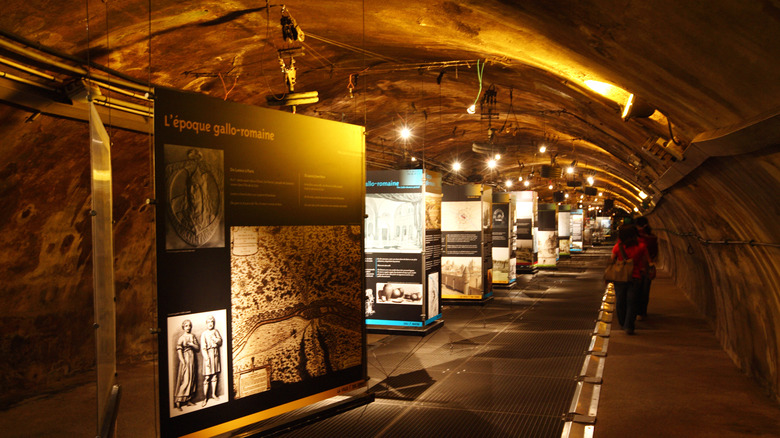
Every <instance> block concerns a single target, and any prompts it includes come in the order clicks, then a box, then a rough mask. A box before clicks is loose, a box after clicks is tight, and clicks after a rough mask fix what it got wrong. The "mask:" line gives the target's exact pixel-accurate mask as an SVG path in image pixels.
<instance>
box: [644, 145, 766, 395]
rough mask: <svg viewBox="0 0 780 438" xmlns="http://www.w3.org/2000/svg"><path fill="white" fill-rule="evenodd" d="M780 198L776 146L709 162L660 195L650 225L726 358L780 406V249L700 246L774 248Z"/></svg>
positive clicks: (667, 262) (666, 260)
mask: <svg viewBox="0 0 780 438" xmlns="http://www.w3.org/2000/svg"><path fill="white" fill-rule="evenodd" d="M778 193H780V150H779V149H778V148H777V147H776V146H775V147H768V148H765V149H764V150H763V151H759V152H757V153H753V154H745V155H740V156H733V157H724V158H710V159H708V160H707V161H706V162H705V163H704V164H703V165H702V166H701V167H700V168H699V169H697V170H695V171H694V172H693V173H691V174H690V175H689V176H687V177H686V178H685V179H684V180H683V181H681V182H680V183H679V184H678V185H677V186H675V187H673V188H672V189H671V190H670V192H669V193H668V194H667V195H666V196H664V197H663V198H662V200H661V202H660V203H659V205H658V207H657V208H656V210H655V211H654V212H653V214H652V215H651V224H652V225H653V226H654V228H655V229H656V231H657V233H656V234H657V235H658V236H659V240H660V241H661V242H660V244H661V246H662V257H663V261H662V262H661V263H662V264H663V265H665V267H666V269H668V270H669V272H671V273H672V275H673V277H674V279H675V282H676V283H677V285H678V286H679V287H680V288H681V289H682V290H684V291H685V292H686V294H687V295H688V297H689V298H690V299H691V301H692V302H693V303H694V305H695V306H696V307H697V308H698V310H699V311H700V312H701V313H702V314H703V315H704V316H705V317H706V318H707V319H708V321H710V323H711V325H712V327H713V329H714V331H715V333H716V335H717V337H718V339H719V340H720V342H721V345H722V346H723V348H724V350H725V351H726V353H727V354H728V355H729V356H730V357H731V358H732V360H733V361H734V362H735V363H736V364H737V366H738V367H739V368H740V369H742V370H743V371H744V372H746V373H747V374H748V375H750V376H751V377H752V378H754V379H755V380H756V381H757V382H758V383H759V384H760V385H761V386H762V387H763V388H765V390H766V392H767V394H768V395H769V396H770V397H772V398H774V399H776V400H778V401H780V368H779V367H780V248H778V247H773V246H761V245H750V244H743V243H730V244H722V243H705V242H702V241H701V240H705V241H714V242H721V241H725V240H730V241H743V242H750V241H751V240H752V241H755V242H765V243H773V244H777V243H778V242H780V226H778V218H780V202H778V201H779V199H778ZM688 234H690V235H688ZM651 300H652V299H651ZM651 306H652V304H651ZM651 311H652V310H651Z"/></svg>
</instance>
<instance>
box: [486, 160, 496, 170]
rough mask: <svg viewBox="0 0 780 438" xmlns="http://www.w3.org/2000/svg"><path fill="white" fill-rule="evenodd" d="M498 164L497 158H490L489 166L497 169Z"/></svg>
mask: <svg viewBox="0 0 780 438" xmlns="http://www.w3.org/2000/svg"><path fill="white" fill-rule="evenodd" d="M496 164H497V163H496V160H494V159H490V160H488V167H489V168H491V169H495V168H496Z"/></svg>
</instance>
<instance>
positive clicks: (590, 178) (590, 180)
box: [588, 176, 596, 185]
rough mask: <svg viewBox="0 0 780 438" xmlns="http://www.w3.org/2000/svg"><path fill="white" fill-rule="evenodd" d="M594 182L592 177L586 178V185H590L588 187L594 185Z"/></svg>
mask: <svg viewBox="0 0 780 438" xmlns="http://www.w3.org/2000/svg"><path fill="white" fill-rule="evenodd" d="M595 181H596V180H595V179H594V178H593V177H592V176H589V177H588V184H590V185H593V183H594V182H595Z"/></svg>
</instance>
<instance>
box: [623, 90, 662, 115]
mask: <svg viewBox="0 0 780 438" xmlns="http://www.w3.org/2000/svg"><path fill="white" fill-rule="evenodd" d="M654 112H655V108H653V107H652V106H651V105H650V104H649V103H647V102H646V101H644V100H643V99H640V98H639V97H636V96H634V95H633V94H630V95H629V96H628V100H626V104H625V106H624V107H623V114H622V115H621V117H622V118H623V121H628V119H630V118H636V119H640V118H646V117H650V116H652V115H653V113H654Z"/></svg>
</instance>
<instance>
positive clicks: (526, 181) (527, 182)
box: [523, 180, 531, 187]
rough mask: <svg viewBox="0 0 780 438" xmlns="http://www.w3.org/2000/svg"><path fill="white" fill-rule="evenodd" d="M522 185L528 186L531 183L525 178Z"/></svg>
mask: <svg viewBox="0 0 780 438" xmlns="http://www.w3.org/2000/svg"><path fill="white" fill-rule="evenodd" d="M523 185H524V186H526V187H528V186H530V185H531V181H528V180H525V181H523Z"/></svg>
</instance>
